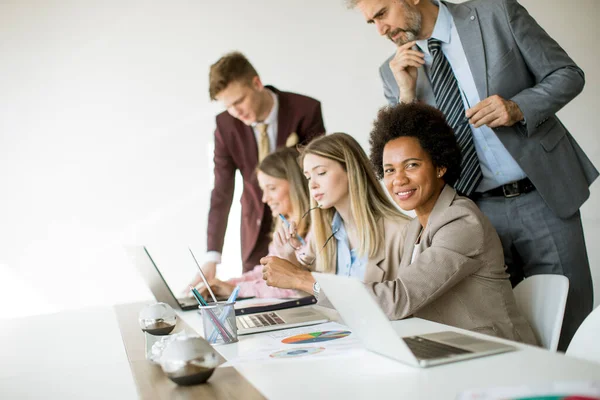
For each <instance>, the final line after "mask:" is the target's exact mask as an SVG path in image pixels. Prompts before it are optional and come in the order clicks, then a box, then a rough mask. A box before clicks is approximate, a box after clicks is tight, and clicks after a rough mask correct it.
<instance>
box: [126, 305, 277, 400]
mask: <svg viewBox="0 0 600 400" xmlns="http://www.w3.org/2000/svg"><path fill="white" fill-rule="evenodd" d="M144 305H145V303H134V304H124V305H117V306H115V312H116V314H117V321H118V324H119V328H120V330H121V335H122V337H123V344H124V345H125V351H126V352H127V358H128V359H129V365H130V366H131V372H132V374H133V377H134V379H135V383H136V386H137V389H138V393H139V395H140V398H142V399H152V400H154V399H161V400H162V399H165V400H166V399H198V398H201V399H250V400H254V399H264V398H265V397H264V396H263V395H262V394H261V393H260V392H259V391H258V390H256V388H255V387H254V386H252V384H250V382H248V381H247V380H246V378H244V377H243V376H242V375H240V373H239V372H238V371H237V370H236V369H235V368H233V367H224V368H217V369H216V370H215V372H214V373H213V375H212V376H211V377H210V379H209V380H208V381H207V382H206V383H204V384H199V385H194V386H178V385H176V384H175V383H174V382H172V381H171V380H170V379H169V378H167V376H166V375H165V374H164V373H163V372H162V369H161V368H160V366H159V365H156V364H153V363H151V362H150V361H148V360H146V347H145V346H146V345H145V343H146V342H145V338H144V333H143V332H142V330H141V329H140V327H139V325H138V322H137V321H138V313H139V312H140V310H141V309H142V308H143V307H144ZM186 328H187V329H189V327H188V326H187V325H186V324H185V322H184V321H182V320H181V319H180V318H178V320H177V327H176V330H182V329H186ZM187 329H186V330H187ZM222 361H225V360H222Z"/></svg>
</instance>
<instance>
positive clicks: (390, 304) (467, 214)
mask: <svg viewBox="0 0 600 400" xmlns="http://www.w3.org/2000/svg"><path fill="white" fill-rule="evenodd" d="M420 231H421V224H420V222H419V220H418V219H414V220H412V221H411V222H410V223H409V224H408V225H406V227H405V229H403V230H402V233H401V235H400V237H398V235H397V234H395V235H394V234H391V235H389V239H390V241H389V242H388V235H387V232H386V237H385V238H386V246H385V247H386V254H385V257H384V260H383V262H380V263H376V264H372V263H369V266H368V267H367V271H366V273H365V283H366V286H367V288H368V289H369V290H370V291H371V292H372V294H373V296H374V297H375V298H376V299H377V301H378V303H379V304H380V305H381V307H382V309H383V311H384V312H385V313H386V315H387V316H388V317H389V318H390V319H400V318H405V317H408V316H411V315H413V316H415V317H419V318H424V319H428V320H431V321H436V322H440V323H443V324H447V325H451V326H456V327H459V328H463V329H468V330H472V331H476V332H481V333H485V334H489V335H493V336H498V337H503V338H506V339H511V340H516V341H519V342H524V343H530V344H537V340H536V338H535V335H534V333H533V331H532V330H531V327H530V326H529V324H528V323H527V321H526V320H525V319H524V318H523V316H521V315H520V313H519V311H518V309H517V305H516V301H515V296H514V294H513V291H512V288H511V284H510V281H509V279H508V274H507V273H506V271H505V267H504V255H503V253H502V245H501V243H500V239H499V237H498V234H497V233H496V230H495V229H494V227H493V226H492V224H491V223H490V221H489V220H488V219H487V217H485V216H484V215H483V214H482V213H481V211H480V210H479V208H478V207H477V206H476V205H475V203H473V202H472V201H471V200H469V199H468V198H466V197H461V196H458V195H457V194H456V191H455V190H454V189H453V188H452V187H450V186H448V185H446V186H445V187H444V189H443V190H442V193H441V194H440V197H439V198H438V200H437V202H436V204H435V206H434V208H433V210H432V212H431V215H430V216H429V220H428V223H427V226H426V227H425V229H424V230H423V233H422V234H421V249H420V253H419V254H418V256H417V258H416V259H415V261H414V262H411V258H412V254H413V249H414V244H415V241H416V240H417V237H418V235H419V232H420ZM398 257H399V258H400V263H399V264H398V263H397V261H398Z"/></svg>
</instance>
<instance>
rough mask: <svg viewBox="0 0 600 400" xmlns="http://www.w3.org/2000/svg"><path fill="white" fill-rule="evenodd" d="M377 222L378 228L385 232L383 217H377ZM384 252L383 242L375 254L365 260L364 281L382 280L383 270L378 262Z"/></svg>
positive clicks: (381, 259) (380, 260) (382, 257)
mask: <svg viewBox="0 0 600 400" xmlns="http://www.w3.org/2000/svg"><path fill="white" fill-rule="evenodd" d="M377 224H378V225H379V229H381V230H382V231H383V232H384V233H385V226H384V221H383V218H381V219H379V221H378V222H377ZM385 252H386V248H385V243H384V245H383V246H380V247H379V251H377V254H375V255H374V256H373V257H370V258H369V260H368V261H367V267H366V269H365V277H364V281H365V282H382V281H383V278H384V275H385V272H384V271H383V269H382V268H381V267H379V264H380V263H381V262H382V261H383V260H384V259H385Z"/></svg>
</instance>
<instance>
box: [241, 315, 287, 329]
mask: <svg viewBox="0 0 600 400" xmlns="http://www.w3.org/2000/svg"><path fill="white" fill-rule="evenodd" d="M237 322H238V323H239V324H241V325H242V326H243V327H244V328H245V329H250V328H260V327H263V326H272V325H280V324H285V321H284V320H283V319H281V317H280V316H279V315H278V314H277V313H276V312H270V313H262V314H251V315H242V316H238V317H237Z"/></svg>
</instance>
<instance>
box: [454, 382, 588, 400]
mask: <svg viewBox="0 0 600 400" xmlns="http://www.w3.org/2000/svg"><path fill="white" fill-rule="evenodd" d="M456 399H457V400H571V399H573V400H600V381H592V382H588V381H573V382H548V383H547V384H534V385H522V386H512V387H496V388H488V389H472V390H467V391H465V392H462V393H460V394H459V395H458V396H457V398H456Z"/></svg>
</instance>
